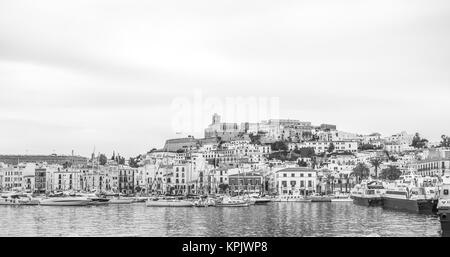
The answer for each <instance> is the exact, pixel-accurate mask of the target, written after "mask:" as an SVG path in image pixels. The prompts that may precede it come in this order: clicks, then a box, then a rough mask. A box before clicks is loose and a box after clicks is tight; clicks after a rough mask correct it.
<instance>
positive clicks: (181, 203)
mask: <svg viewBox="0 0 450 257" xmlns="http://www.w3.org/2000/svg"><path fill="white" fill-rule="evenodd" d="M146 206H147V207H193V206H194V202H192V201H188V200H180V199H176V198H172V197H170V198H161V199H160V198H151V199H148V201H147V203H146Z"/></svg>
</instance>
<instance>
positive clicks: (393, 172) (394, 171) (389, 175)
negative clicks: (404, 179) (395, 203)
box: [380, 165, 402, 180]
mask: <svg viewBox="0 0 450 257" xmlns="http://www.w3.org/2000/svg"><path fill="white" fill-rule="evenodd" d="M401 175H402V172H401V171H400V170H399V169H398V168H397V167H396V166H394V165H389V167H387V168H386V169H383V170H382V171H381V174H380V177H381V178H382V179H388V180H396V179H398V178H400V176H401Z"/></svg>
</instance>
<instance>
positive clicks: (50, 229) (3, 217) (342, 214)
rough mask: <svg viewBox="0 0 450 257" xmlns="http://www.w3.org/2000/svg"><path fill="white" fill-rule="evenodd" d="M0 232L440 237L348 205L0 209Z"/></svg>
mask: <svg viewBox="0 0 450 257" xmlns="http://www.w3.org/2000/svg"><path fill="white" fill-rule="evenodd" d="M0 227H1V230H0V236H15V237H17V236H150V237H152V236H163V237H166V236H188V237H190V236H200V237H220V236H231V237H233V236H250V237H252V236H261V237H265V236H269V237H270V236H276V237H279V236H287V237H298V236H319V237H320V236H408V237H418V236H419V237H422V236H427V237H428V236H441V232H440V224H439V219H438V217H436V216H432V215H429V216H427V215H419V214H411V213H402V212H395V211H389V210H383V209H382V208H367V207H364V206H357V205H354V204H352V203H271V204H269V205H267V206H251V207H246V208H150V207H146V206H145V204H133V205H111V206H92V207H50V206H48V207H46V206H23V207H8V206H0ZM443 236H444V235H443ZM447 236H448V235H447Z"/></svg>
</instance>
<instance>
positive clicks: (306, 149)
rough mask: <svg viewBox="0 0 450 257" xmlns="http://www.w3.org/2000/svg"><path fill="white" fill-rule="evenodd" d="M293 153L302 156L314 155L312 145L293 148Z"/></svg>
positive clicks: (310, 156)
mask: <svg viewBox="0 0 450 257" xmlns="http://www.w3.org/2000/svg"><path fill="white" fill-rule="evenodd" d="M294 153H296V154H299V155H300V157H302V158H312V157H313V156H315V155H316V152H315V151H314V148H312V147H304V148H300V149H295V150H294Z"/></svg>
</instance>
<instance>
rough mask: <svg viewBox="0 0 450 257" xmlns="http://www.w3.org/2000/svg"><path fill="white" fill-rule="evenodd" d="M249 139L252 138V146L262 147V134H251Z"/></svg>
mask: <svg viewBox="0 0 450 257" xmlns="http://www.w3.org/2000/svg"><path fill="white" fill-rule="evenodd" d="M249 137H250V141H251V143H252V144H254V145H261V135H260V134H256V135H253V134H249Z"/></svg>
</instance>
